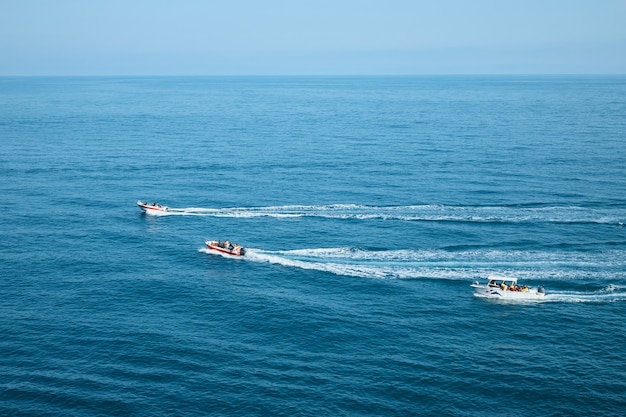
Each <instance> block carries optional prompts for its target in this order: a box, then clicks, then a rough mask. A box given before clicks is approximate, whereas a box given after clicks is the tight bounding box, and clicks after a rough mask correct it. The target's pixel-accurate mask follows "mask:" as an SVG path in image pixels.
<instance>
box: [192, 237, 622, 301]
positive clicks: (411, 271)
mask: <svg viewBox="0 0 626 417" xmlns="http://www.w3.org/2000/svg"><path fill="white" fill-rule="evenodd" d="M201 250H202V249H201ZM202 251H204V250H202ZM211 252H212V251H211ZM625 255H626V254H625V253H624V251H619V250H617V251H613V252H611V253H603V254H600V255H599V254H590V253H576V254H573V253H571V252H570V253H552V252H540V251H538V252H529V251H502V250H467V251H446V250H413V249H401V250H367V249H361V248H350V247H338V248H309V249H297V250H282V251H281V250H263V249H258V248H247V253H246V256H245V257H244V258H243V259H245V260H246V261H249V262H257V263H269V264H276V265H283V266H285V267H289V268H300V269H306V270H316V271H322V272H329V273H332V274H336V275H342V276H354V277H363V278H378V279H445V280H457V281H468V280H470V281H471V280H482V279H484V278H485V277H487V276H488V275H490V274H494V273H495V274H504V275H512V276H516V277H518V278H520V279H521V280H524V281H531V282H533V283H534V284H533V285H542V286H545V287H547V289H548V288H549V281H568V280H582V281H584V280H588V279H596V280H597V279H601V280H604V281H606V282H611V281H613V282H616V281H617V282H619V281H621V280H622V277H621V276H620V272H619V271H620V268H615V265H616V262H619V260H620V259H623V258H624V256H625ZM590 270H594V271H595V272H593V273H590V272H589V271H590ZM563 295H567V294H563Z"/></svg>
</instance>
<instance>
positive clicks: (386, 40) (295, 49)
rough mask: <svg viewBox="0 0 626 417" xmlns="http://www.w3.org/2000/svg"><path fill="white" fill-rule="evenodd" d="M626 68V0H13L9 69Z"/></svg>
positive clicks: (3, 14) (3, 21)
mask: <svg viewBox="0 0 626 417" xmlns="http://www.w3.org/2000/svg"><path fill="white" fill-rule="evenodd" d="M480 73H482V74H572V73H573V74H581V73H593V74H598V73H613V74H615V73H620V74H625V73H626V0H431V1H420V0H291V1H289V0H255V1H253V0H219V1H218V0H167V1H166V0H13V1H11V0H7V1H4V2H3V4H2V7H0V75H240V74H251V75H254V74H276V75H282V74H341V75H342V74H480Z"/></svg>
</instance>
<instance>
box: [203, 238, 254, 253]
mask: <svg viewBox="0 0 626 417" xmlns="http://www.w3.org/2000/svg"><path fill="white" fill-rule="evenodd" d="M204 243H205V244H206V247H207V249H209V250H212V251H215V252H219V253H221V254H224V255H230V256H244V255H245V254H246V250H245V249H244V248H243V247H241V246H239V245H232V249H231V248H229V247H223V246H220V242H217V241H213V240H212V241H205V242H204Z"/></svg>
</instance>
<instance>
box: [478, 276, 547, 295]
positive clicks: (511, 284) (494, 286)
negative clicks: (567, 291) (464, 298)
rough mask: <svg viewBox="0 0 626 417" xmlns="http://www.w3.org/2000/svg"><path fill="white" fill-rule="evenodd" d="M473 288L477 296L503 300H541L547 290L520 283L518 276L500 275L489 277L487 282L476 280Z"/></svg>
mask: <svg viewBox="0 0 626 417" xmlns="http://www.w3.org/2000/svg"><path fill="white" fill-rule="evenodd" d="M472 288H474V295H475V296H477V297H485V298H496V299H501V300H539V299H542V298H544V297H545V296H546V291H545V290H544V289H543V288H542V287H537V288H533V287H529V286H527V285H518V283H517V278H514V277H506V276H500V275H490V276H489V277H487V284H480V283H479V282H478V281H474V282H473V283H472Z"/></svg>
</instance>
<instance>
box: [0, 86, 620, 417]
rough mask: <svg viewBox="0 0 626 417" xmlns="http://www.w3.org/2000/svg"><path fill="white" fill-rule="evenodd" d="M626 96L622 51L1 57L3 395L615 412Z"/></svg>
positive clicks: (150, 411)
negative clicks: (170, 69)
mask: <svg viewBox="0 0 626 417" xmlns="http://www.w3.org/2000/svg"><path fill="white" fill-rule="evenodd" d="M625 115H626V79H625V78H624V77H478V76H476V77H355V78H350V77H313V78H304V77H259V78H255V77H241V78H227V77H213V78H193V77H188V78H158V77H154V78H119V77H118V78H7V77H5V78H0V179H1V181H0V195H2V201H3V206H4V207H3V208H4V213H3V215H2V216H0V228H1V230H2V232H3V233H2V235H3V238H2V239H1V240H0V280H1V284H2V297H1V298H0V333H1V334H2V337H0V375H2V378H0V415H3V416H4V415H7V416H31V415H38V416H56V415H64V416H93V415H142V416H144V415H197V416H206V415H226V416H229V415H233V416H235V415H237V416H239V415H247V416H255V415H257V416H270V415H272V416H280V415H285V416H286V415H303V416H307V415H310V416H319V415H333V416H360V415H363V416H365V415H390V416H391V415H393V416H407V415H455V416H456V415H462V416H490V415H493V416H502V415H512V416H535V415H537V416H539V415H541V416H561V415H568V416H594V415H597V416H613V415H614V416H618V415H623V412H624V410H626V382H625V381H626V360H625V359H624V357H625V356H626V324H625V321H624V318H625V316H626V274H625V273H626V265H625V262H624V259H626V228H625V226H624V223H625V222H626V152H624V143H625V142H624V137H625V136H624V132H626V116H625ZM138 199H142V200H147V201H156V202H159V203H161V204H165V205H167V206H169V207H170V211H169V212H167V213H164V214H163V215H146V214H142V213H141V211H140V210H139V208H138V207H137V206H136V204H135V202H136V201H137V200H138ZM205 239H222V240H223V239H229V240H232V241H235V242H238V243H240V244H241V245H243V246H245V247H246V248H247V249H248V253H247V255H246V256H245V257H243V258H233V257H229V256H221V255H218V254H215V253H213V252H211V251H209V250H207V249H206V248H205V247H204V243H203V242H204V240H205ZM490 274H499V275H511V276H516V277H518V278H519V279H520V282H523V283H527V284H528V285H531V286H542V287H544V288H545V289H546V292H547V294H546V297H545V298H544V299H543V300H541V301H534V302H526V303H515V302H502V301H498V300H485V299H481V298H478V297H474V296H473V294H472V288H471V287H470V284H471V283H472V282H473V281H475V280H480V281H484V280H485V279H486V277H487V276H488V275H490Z"/></svg>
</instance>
